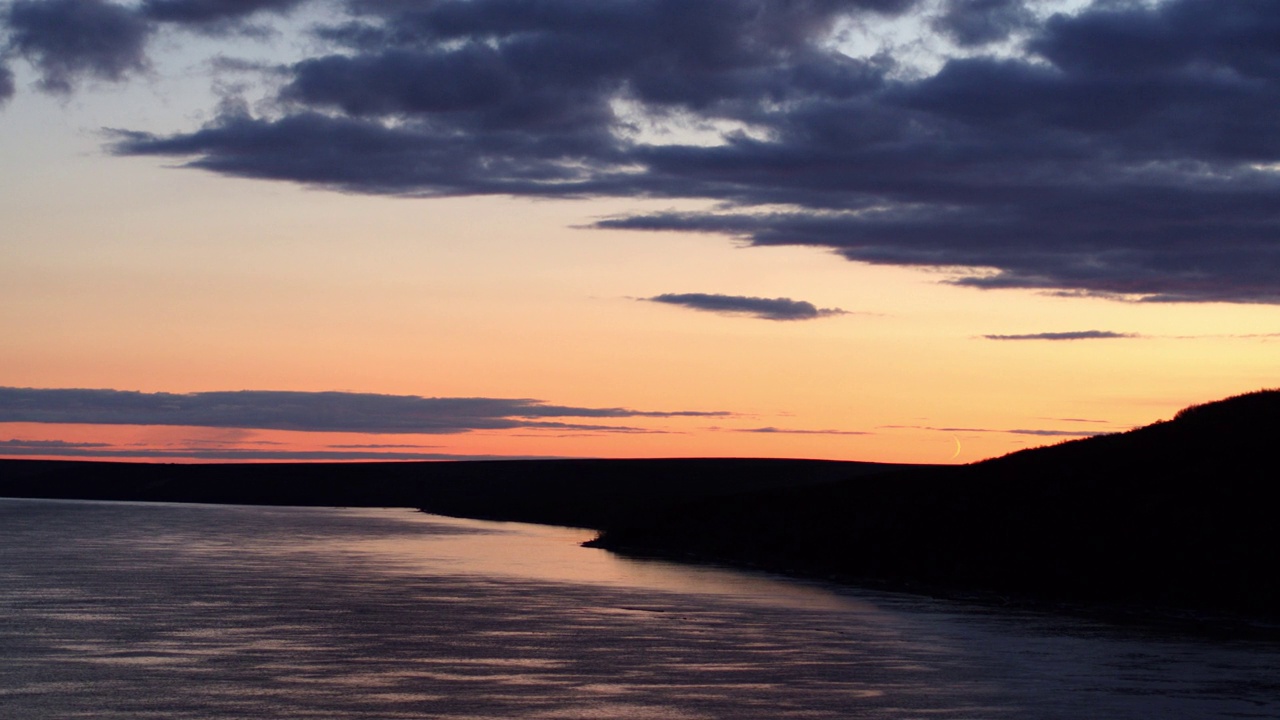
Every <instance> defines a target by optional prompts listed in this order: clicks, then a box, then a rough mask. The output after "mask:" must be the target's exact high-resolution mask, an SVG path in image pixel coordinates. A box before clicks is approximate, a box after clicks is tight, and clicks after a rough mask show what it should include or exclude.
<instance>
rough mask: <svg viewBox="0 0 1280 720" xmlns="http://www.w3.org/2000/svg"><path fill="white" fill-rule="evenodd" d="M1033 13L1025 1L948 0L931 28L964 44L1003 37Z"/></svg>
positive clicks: (1025, 24) (1024, 23)
mask: <svg viewBox="0 0 1280 720" xmlns="http://www.w3.org/2000/svg"><path fill="white" fill-rule="evenodd" d="M1034 19H1035V16H1034V15H1033V14H1032V13H1031V11H1030V10H1029V9H1028V8H1027V7H1026V3H1025V2H1024V0H948V2H947V3H946V5H945V9H944V10H943V12H942V14H941V15H939V16H938V17H936V18H934V20H933V23H932V25H933V27H934V29H936V30H938V31H939V32H941V33H943V34H944V35H946V36H948V37H949V38H951V39H952V40H953V41H955V42H956V44H958V45H961V46H964V47H973V46H978V45H986V44H987V43H992V42H999V41H1001V40H1006V39H1008V38H1009V36H1010V35H1011V34H1013V33H1014V32H1015V31H1017V30H1020V29H1022V28H1025V27H1028V26H1030V25H1031V24H1032V22H1033V21H1034Z"/></svg>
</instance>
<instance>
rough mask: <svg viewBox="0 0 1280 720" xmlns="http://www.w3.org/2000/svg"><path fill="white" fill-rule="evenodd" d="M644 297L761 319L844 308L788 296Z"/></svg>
mask: <svg viewBox="0 0 1280 720" xmlns="http://www.w3.org/2000/svg"><path fill="white" fill-rule="evenodd" d="M644 299H645V300H647V301H649V302H658V303H666V304H668V305H680V306H682V307H687V308H692V309H694V310H705V311H707V312H714V313H728V314H736V315H753V316H755V317H758V318H763V319H765V320H813V319H815V318H820V317H830V316H832V315H844V314H846V313H845V311H844V310H841V309H839V308H819V307H816V306H814V304H813V303H811V302H805V301H804V300H792V299H791V298H762V297H746V296H743V295H712V294H707V293H681V294H677V293H666V294H664V295H657V296H655V297H651V298H644Z"/></svg>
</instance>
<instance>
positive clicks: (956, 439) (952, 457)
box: [950, 435, 960, 460]
mask: <svg viewBox="0 0 1280 720" xmlns="http://www.w3.org/2000/svg"><path fill="white" fill-rule="evenodd" d="M951 439H952V440H955V441H956V451H955V452H954V453H952V455H951V457H950V459H951V460H955V459H956V458H958V457H960V438H958V437H956V436H955V435H952V436H951Z"/></svg>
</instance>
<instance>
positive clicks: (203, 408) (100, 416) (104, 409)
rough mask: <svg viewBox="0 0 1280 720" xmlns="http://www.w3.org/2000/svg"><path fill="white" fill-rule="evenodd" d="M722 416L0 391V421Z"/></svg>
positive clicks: (465, 427) (332, 426)
mask: <svg viewBox="0 0 1280 720" xmlns="http://www.w3.org/2000/svg"><path fill="white" fill-rule="evenodd" d="M725 415H728V413H726V412H700V411H688V410H677V411H643V410H630V409H626V408H584V407H568V406H563V405H550V404H547V403H544V402H541V401H539V400H529V399H505V398H425V397H418V396H414V395H376V394H370V393H347V392H282V391H265V390H239V391H230V392H201V393H187V394H177V393H142V392H133V391H124V390H82V389H34V388H11V387H0V422H33V423H83V424H101V425H181V426H193V427H211V428H252V429H259V430H294V431H304V432H358V433H420V434H451V433H463V432H468V431H472V430H506V429H512V428H538V429H554V430H565V429H568V430H590V431H598V432H610V431H618V432H635V431H637V429H636V428H630V427H619V426H614V425H607V424H582V423H570V422H564V421H563V420H560V419H552V418H597V419H606V418H607V419H616V418H637V417H643V418H671V417H721V416H725Z"/></svg>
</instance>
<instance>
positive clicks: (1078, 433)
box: [879, 425, 1104, 437]
mask: <svg viewBox="0 0 1280 720" xmlns="http://www.w3.org/2000/svg"><path fill="white" fill-rule="evenodd" d="M879 427H880V428H882V429H885V430H929V431H932V432H945V433H980V434H986V433H994V434H1003V435H1034V436H1039V437H1092V436H1094V435H1101V434H1104V433H1103V432H1102V431H1097V430H1057V429H1053V430H1042V429H1038V428H1030V429H1027V428H1014V429H1008V428H984V427H945V426H942V427H939V426H934V425H880V426H879Z"/></svg>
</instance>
